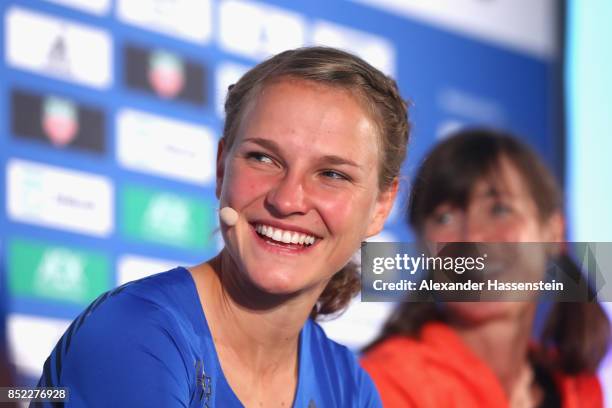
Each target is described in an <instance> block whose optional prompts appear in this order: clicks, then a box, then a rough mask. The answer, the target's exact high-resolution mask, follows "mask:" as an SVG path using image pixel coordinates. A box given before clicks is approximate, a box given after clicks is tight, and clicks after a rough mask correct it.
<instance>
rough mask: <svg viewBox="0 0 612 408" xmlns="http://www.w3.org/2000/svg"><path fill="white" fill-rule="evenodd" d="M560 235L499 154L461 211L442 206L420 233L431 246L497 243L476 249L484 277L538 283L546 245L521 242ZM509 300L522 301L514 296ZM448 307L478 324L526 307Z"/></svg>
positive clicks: (556, 220)
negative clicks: (495, 164)
mask: <svg viewBox="0 0 612 408" xmlns="http://www.w3.org/2000/svg"><path fill="white" fill-rule="evenodd" d="M562 236H563V220H562V218H561V216H560V215H559V214H555V215H553V216H551V217H550V219H548V220H542V219H541V216H540V214H539V211H538V207H537V205H536V202H535V200H534V199H533V197H532V196H531V193H530V191H529V189H528V186H527V185H526V183H525V182H524V179H523V176H522V175H521V173H520V172H519V171H518V169H517V168H516V167H515V165H514V164H513V163H512V162H511V161H510V160H509V159H508V158H506V157H503V156H502V157H501V158H500V160H499V164H498V167H497V172H495V173H493V175H492V176H489V177H483V178H482V179H481V180H480V181H479V182H477V183H476V184H475V185H474V187H473V189H472V192H471V194H470V197H469V200H468V203H467V205H466V208H464V209H462V208H456V207H453V206H452V205H450V204H448V203H442V204H441V205H439V206H438V208H436V209H435V210H434V211H433V213H432V215H431V216H430V217H428V218H427V219H426V221H425V223H424V229H423V238H425V239H426V240H427V241H431V242H486V243H498V244H486V245H483V246H482V248H484V252H486V253H487V255H488V258H487V260H486V262H485V265H486V269H485V276H484V278H485V279H500V280H502V281H507V282H512V281H516V282H521V281H539V280H540V279H542V277H543V273H544V268H545V267H546V258H547V256H548V255H547V252H546V251H547V249H546V246H545V245H538V244H526V243H538V242H542V243H543V242H558V241H560V240H561V239H562ZM521 243H522V244H521ZM487 273H488V274H489V275H487ZM511 300H525V298H520V297H518V295H516V294H515V295H514V298H512V299H511ZM448 306H449V308H450V309H451V310H452V311H454V312H455V313H457V314H459V315H461V317H463V318H465V319H468V320H471V321H480V320H483V319H489V318H492V317H494V316H497V315H505V314H514V313H519V312H520V311H521V310H524V308H525V307H527V304H526V303H525V302H479V303H472V302H463V303H461V302H454V303H450V304H449V305H448Z"/></svg>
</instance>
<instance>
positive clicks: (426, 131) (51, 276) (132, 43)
mask: <svg viewBox="0 0 612 408" xmlns="http://www.w3.org/2000/svg"><path fill="white" fill-rule="evenodd" d="M599 1H601V2H603V1H604V0H599ZM596 2H597V1H595V3H596ZM572 7H577V6H575V5H574V6H571V7H570V8H569V10H572ZM575 11H576V10H573V12H575ZM0 18H1V20H0V21H1V23H0V24H2V30H1V31H0V48H1V50H2V52H1V53H0V54H1V55H2V62H1V63H0V77H1V78H2V80H1V81H0V126H1V127H0V166H2V168H3V170H4V177H3V178H2V179H1V180H0V201H2V202H4V210H3V211H2V212H0V230H1V231H2V233H1V235H0V249H1V251H2V252H1V253H0V259H2V260H3V262H2V264H1V265H0V273H1V274H2V275H0V276H1V277H2V279H3V280H4V282H5V284H6V290H5V292H6V294H7V296H8V301H6V302H5V303H6V304H7V309H8V318H7V333H8V338H9V343H10V347H11V352H12V358H13V363H14V364H15V365H16V368H17V370H18V373H19V381H21V382H24V383H31V382H33V381H35V379H36V378H37V377H38V376H39V375H40V371H41V367H42V364H43V362H44V360H45V358H46V356H47V355H48V353H49V352H50V350H51V348H52V347H53V346H54V344H55V342H56V341H57V339H58V338H59V336H60V335H61V334H62V333H63V331H64V330H65V328H66V327H67V325H68V324H69V322H70V321H71V319H73V318H74V317H75V316H76V315H77V314H78V313H79V312H80V311H81V310H82V309H83V308H84V307H85V306H86V305H87V304H88V303H89V302H91V301H92V300H93V299H94V298H95V297H96V296H98V295H99V294H100V293H101V292H104V291H106V290H108V289H110V288H112V287H115V286H117V285H119V284H121V283H124V282H127V281H130V280H134V279H138V278H140V277H143V276H146V275H149V274H152V273H156V272H160V271H163V270H167V269H169V268H172V267H174V266H176V265H192V264H195V263H197V262H200V261H202V260H204V259H206V258H208V257H211V256H213V255H214V254H215V253H216V252H217V251H218V249H219V248H220V245H221V243H220V240H221V239H220V236H218V235H216V234H215V233H214V230H215V228H216V227H217V216H216V212H215V211H216V205H217V204H216V199H215V196H214V162H215V153H216V144H217V141H218V139H219V136H220V134H221V129H222V124H223V101H224V97H225V92H226V90H227V87H228V86H229V85H230V84H232V83H233V82H235V81H236V80H237V79H238V78H239V77H240V76H241V75H242V74H243V73H244V72H245V71H246V70H247V69H248V68H249V67H252V66H253V65H254V64H256V63H257V62H258V61H261V60H262V59H264V58H266V57H268V56H270V55H272V54H275V53H278V52H280V51H282V50H285V49H289V48H295V47H299V46H303V45H314V44H322V45H329V46H334V47H339V48H344V49H346V50H348V51H351V52H353V53H355V54H358V55H360V56H362V57H363V58H364V59H366V60H368V61H369V62H370V63H372V64H373V65H374V66H376V67H378V68H380V69H381V70H382V71H384V72H385V73H388V74H389V75H392V76H394V77H395V78H396V79H397V80H398V83H399V85H400V88H401V90H402V93H403V95H404V96H405V97H406V98H408V99H410V100H411V101H412V103H413V106H412V111H411V121H412V122H413V126H414V132H413V139H412V144H411V146H410V150H409V159H408V161H407V163H406V165H405V166H404V170H403V171H404V174H405V175H407V176H408V178H409V176H410V175H411V173H412V171H414V169H415V168H416V166H417V165H418V163H419V160H420V159H421V158H422V156H423V154H424V152H425V151H427V150H428V149H429V148H430V147H431V145H432V144H433V143H435V141H436V140H437V139H439V138H442V137H444V135H445V134H447V133H448V132H449V131H451V130H453V129H456V128H458V127H460V126H463V125H466V124H488V125H492V126H496V127H501V128H505V129H509V130H511V131H514V132H516V133H518V134H521V135H523V136H524V137H525V138H526V141H527V142H528V143H529V144H531V145H532V146H533V147H534V148H535V149H536V150H537V151H538V152H539V153H540V154H541V155H542V156H543V157H544V158H545V159H546V160H547V162H548V163H549V164H550V165H551V166H552V167H553V169H554V170H555V172H556V173H557V175H558V176H559V178H560V179H563V178H564V175H565V166H564V163H565V158H566V156H567V154H566V146H568V148H569V149H572V151H574V150H576V151H578V150H579V149H578V147H577V146H579V145H580V143H581V141H582V140H583V139H584V136H582V133H583V131H584V129H578V128H575V127H572V129H571V130H572V132H570V133H571V135H572V138H571V139H570V140H571V143H568V144H567V145H566V143H565V139H564V128H565V124H564V115H563V111H564V105H563V86H562V85H563V75H562V74H563V72H562V67H563V57H564V51H563V50H564V47H563V46H564V41H563V35H562V33H563V31H564V26H565V7H564V4H562V2H560V1H556V0H539V1H537V2H533V1H531V0H491V1H481V0H435V1H427V2H423V1H418V0H356V1H325V0H310V1H281V0H267V1H263V0H262V1H248V0H140V1H134V0H47V1H45V0H20V1H10V0H5V1H3V2H2V3H1V4H0ZM577 41H580V40H577ZM602 45H603V43H602ZM576 47H577V48H580V46H576ZM577 52H579V51H574V53H577ZM592 52H595V53H597V50H592ZM578 58H590V56H584V55H579V56H578V55H576V60H577V59H578ZM608 66H610V65H608ZM582 76H584V72H582ZM579 88H580V87H578V88H577V89H579ZM609 94H610V93H608V95H609ZM581 96H582V97H584V98H588V97H589V96H588V95H581ZM607 106H608V107H609V102H608V105H607ZM604 129H610V126H608V127H607V128H604ZM588 131H589V129H587V132H588ZM578 134H580V135H581V136H580V137H575V136H576V135H578ZM602 134H603V133H602ZM589 137H591V136H589ZM592 140H598V141H599V140H600V138H596V139H592ZM608 143H609V142H608ZM609 147H610V145H608V148H609ZM608 151H612V149H608ZM572 158H573V159H574V161H573V162H572V165H575V164H576V163H577V160H585V158H584V156H580V158H575V157H574V156H572ZM587 161H588V160H587ZM570 167H571V166H570ZM571 168H575V166H574V167H571ZM598 171H600V170H598ZM608 171H609V170H608ZM572 174H573V175H574V178H572V180H574V182H573V183H571V186H573V187H574V190H571V192H572V193H577V191H576V188H578V187H577V185H578V184H581V183H577V182H575V181H576V180H580V181H582V180H586V178H587V175H584V174H582V173H580V174H578V173H572ZM607 202H608V203H609V202H610V200H608V201H607ZM584 205H587V204H586V203H582V202H577V201H572V211H574V212H572V214H573V215H575V216H577V214H579V209H580V208H582V206H584ZM403 208H404V200H403V199H402V200H400V201H399V202H398V204H397V205H396V207H395V208H394V211H393V213H392V214H391V217H390V219H389V221H388V223H387V226H386V228H385V231H384V232H383V233H382V234H381V235H380V236H379V237H377V238H376V239H378V240H410V239H411V234H410V232H409V231H408V230H407V229H406V227H405V226H404V225H403V215H402V214H403ZM602 209H603V207H602ZM604 213H605V212H602V214H604ZM579 220H580V222H582V219H579ZM587 224H588V220H585V224H581V227H580V228H578V227H576V231H577V232H580V234H578V236H579V237H580V239H584V240H595V239H599V235H597V236H591V235H589V231H588V230H585V229H584V228H588V226H587ZM588 225H591V224H588ZM593 225H597V224H593ZM583 227H584V228H583ZM611 228H612V226H611ZM607 231H610V229H608V230H607ZM391 306H392V305H390V304H384V303H372V304H364V303H360V302H359V300H358V299H357V300H356V302H355V304H354V307H352V308H351V309H350V310H349V312H348V313H347V314H345V315H344V316H343V317H342V318H340V319H339V320H336V321H334V322H330V323H326V324H325V328H326V330H327V332H328V334H329V335H330V336H332V337H334V338H336V339H338V340H339V341H341V342H344V343H346V344H348V345H349V346H351V347H353V348H355V349H358V348H359V347H360V346H362V345H364V343H365V342H367V341H368V340H370V339H371V338H372V336H374V335H375V334H376V332H377V330H378V329H379V327H380V323H381V322H382V320H383V319H384V317H385V315H386V313H387V312H388V310H389V308H390V307H391ZM118 335H121V334H120V333H118Z"/></svg>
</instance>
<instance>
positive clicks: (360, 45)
mask: <svg viewBox="0 0 612 408" xmlns="http://www.w3.org/2000/svg"><path fill="white" fill-rule="evenodd" d="M312 42H313V43H314V44H318V45H326V46H328V47H335V48H341V49H344V50H346V51H349V52H351V53H353V54H356V55H359V56H360V57H361V58H363V59H364V60H366V61H367V62H369V63H370V64H372V65H373V66H374V67H376V68H378V69H379V70H381V71H382V72H384V73H385V74H387V75H394V74H395V47H394V46H393V44H392V43H391V42H390V41H389V40H387V39H385V38H383V37H379V36H377V35H374V34H371V33H367V32H365V31H360V30H355V29H354V28H348V27H344V26H341V25H338V24H333V23H330V22H328V21H322V20H319V21H316V22H315V23H314V25H313V27H312Z"/></svg>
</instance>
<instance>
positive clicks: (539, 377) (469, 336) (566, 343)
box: [362, 129, 610, 408]
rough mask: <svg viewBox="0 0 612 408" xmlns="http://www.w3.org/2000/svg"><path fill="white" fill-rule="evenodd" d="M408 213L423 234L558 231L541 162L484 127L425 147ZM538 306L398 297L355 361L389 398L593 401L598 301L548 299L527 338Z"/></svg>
mask: <svg viewBox="0 0 612 408" xmlns="http://www.w3.org/2000/svg"><path fill="white" fill-rule="evenodd" d="M408 220H409V223H410V225H411V226H412V227H413V228H414V230H415V232H416V234H417V235H418V237H419V238H420V239H421V240H424V241H429V242H559V241H561V240H562V239H563V233H564V231H563V230H564V222H563V217H562V200H561V193H560V191H559V189H558V187H557V184H556V183H555V180H554V178H553V176H552V175H551V174H550V172H549V171H548V170H547V169H546V168H545V167H544V165H543V164H542V163H541V162H540V160H539V159H538V157H537V156H536V155H535V154H534V153H533V152H531V151H530V150H529V149H528V148H527V147H526V146H524V145H523V144H522V143H520V142H518V141H517V140H516V139H515V138H513V137H511V136H509V135H505V134H501V133H498V132H494V131H489V130H483V129H473V130H464V131H461V132H459V133H458V134H456V135H455V136H452V137H450V138H448V139H447V140H445V141H443V142H442V143H440V144H439V145H437V146H436V147H435V148H434V149H433V151H432V152H431V153H430V154H429V155H428V156H427V158H426V159H425V161H424V162H423V164H422V165H421V167H420V169H419V171H418V172H417V174H416V178H415V182H414V186H413V189H412V192H411V197H410V203H409V209H408ZM517 262H518V260H517ZM541 267H542V269H543V268H544V267H545V265H544V264H542V265H541ZM536 306H537V302H535V301H531V302H528V301H520V302H518V301H517V302H480V303H476V302H449V303H443V304H442V303H434V302H430V303H426V302H422V303H416V302H415V303H411V302H405V303H403V304H402V305H401V306H399V307H398V308H397V309H396V310H395V312H394V313H393V314H392V316H391V317H390V319H389V320H388V321H387V323H386V324H385V326H384V329H383V332H382V334H381V335H380V337H379V338H378V339H377V340H376V341H375V342H374V343H373V344H372V345H371V346H369V347H368V349H367V352H366V354H365V356H364V357H363V360H362V365H363V367H364V368H366V370H367V371H368V372H369V373H370V375H371V376H372V379H373V380H374V382H375V384H376V385H377V387H378V390H379V392H380V393H381V397H382V400H383V404H384V405H385V406H389V407H432V408H433V407H513V408H515V407H516V408H519V407H520V408H531V407H563V408H578V407H593V408H595V407H602V406H603V399H602V391H601V387H600V384H599V382H598V380H597V377H596V375H595V372H596V369H597V367H598V365H599V363H600V362H601V360H602V358H603V357H604V355H605V352H606V350H607V348H608V345H609V341H610V325H609V321H608V319H607V316H606V314H605V312H604V311H603V309H602V307H601V306H600V305H599V304H598V303H561V302H559V303H556V304H555V305H554V306H553V307H552V311H551V312H550V315H549V317H548V322H547V324H546V327H545V329H544V330H543V334H542V338H541V341H540V342H539V343H538V344H533V341H532V339H531V334H532V331H533V323H534V316H535V311H536Z"/></svg>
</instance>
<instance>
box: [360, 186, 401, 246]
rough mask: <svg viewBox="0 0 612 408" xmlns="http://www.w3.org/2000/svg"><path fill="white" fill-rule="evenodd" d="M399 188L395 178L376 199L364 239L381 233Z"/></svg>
mask: <svg viewBox="0 0 612 408" xmlns="http://www.w3.org/2000/svg"><path fill="white" fill-rule="evenodd" d="M398 188H399V181H398V179H397V177H396V178H395V179H394V180H393V182H392V183H391V185H390V186H389V187H388V188H387V189H386V190H384V191H381V192H380V193H379V194H378V197H377V198H376V204H375V205H374V211H373V213H372V217H371V219H370V225H368V228H367V230H366V237H367V238H370V237H372V236H374V235H376V234H378V233H380V231H382V229H383V227H384V226H385V221H386V220H387V217H388V216H389V213H390V212H391V209H392V208H393V203H394V202H395V197H397V191H398Z"/></svg>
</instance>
